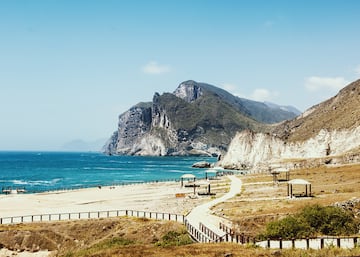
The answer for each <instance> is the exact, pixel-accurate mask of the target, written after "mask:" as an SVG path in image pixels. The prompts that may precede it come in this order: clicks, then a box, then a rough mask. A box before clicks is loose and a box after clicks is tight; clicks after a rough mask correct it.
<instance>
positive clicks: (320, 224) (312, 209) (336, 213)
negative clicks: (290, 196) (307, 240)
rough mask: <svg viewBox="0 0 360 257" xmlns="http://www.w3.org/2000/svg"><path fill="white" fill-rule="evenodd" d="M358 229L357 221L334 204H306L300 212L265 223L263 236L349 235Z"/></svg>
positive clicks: (274, 237)
mask: <svg viewBox="0 0 360 257" xmlns="http://www.w3.org/2000/svg"><path fill="white" fill-rule="evenodd" d="M358 229H359V221H358V220H357V219H355V217H354V216H353V215H352V214H351V213H350V212H347V211H345V210H343V209H341V208H338V207H335V206H325V207H322V206H320V205H317V204H316V205H311V206H306V207H305V208H304V209H303V210H302V211H301V212H300V213H297V214H294V215H289V216H287V217H285V218H283V219H280V220H277V221H273V222H270V223H268V224H267V226H266V230H265V233H264V234H263V235H262V236H261V237H263V238H271V239H278V238H283V239H291V238H303V237H311V236H317V235H330V236H339V235H351V234H356V233H357V231H358Z"/></svg>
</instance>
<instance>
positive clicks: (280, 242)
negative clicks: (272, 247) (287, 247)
mask: <svg viewBox="0 0 360 257" xmlns="http://www.w3.org/2000/svg"><path fill="white" fill-rule="evenodd" d="M282 247H283V246H282V238H281V237H280V238H279V248H280V250H281V249H282Z"/></svg>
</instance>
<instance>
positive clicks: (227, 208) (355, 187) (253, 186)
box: [214, 165, 360, 236]
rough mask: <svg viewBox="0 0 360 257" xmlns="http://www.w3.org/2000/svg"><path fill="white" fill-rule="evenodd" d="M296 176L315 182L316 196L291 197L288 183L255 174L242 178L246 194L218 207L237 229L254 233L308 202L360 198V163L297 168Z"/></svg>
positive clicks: (296, 188) (328, 203)
mask: <svg viewBox="0 0 360 257" xmlns="http://www.w3.org/2000/svg"><path fill="white" fill-rule="evenodd" d="M294 178H302V179H305V180H308V181H309V182H311V183H312V193H313V195H314V197H312V198H298V199H289V198H288V197H287V183H286V182H283V183H279V184H278V185H274V184H273V183H272V181H273V178H272V176H271V175H268V174H254V175H247V176H243V177H242V180H243V187H244V189H243V192H242V194H240V195H238V196H237V197H235V198H234V199H232V200H231V201H229V202H226V203H222V204H220V205H218V206H216V207H215V208H214V210H215V212H216V213H218V214H219V215H223V216H225V217H227V218H229V219H230V220H232V221H234V223H236V224H237V226H236V227H235V228H236V229H237V230H239V231H241V232H245V233H247V234H249V235H252V236H254V235H256V234H258V233H259V232H261V231H262V230H263V228H264V226H265V224H266V223H267V222H268V221H272V220H274V219H277V218H279V217H281V216H284V215H288V214H290V213H295V212H298V211H299V210H301V209H302V208H303V207H304V206H306V205H309V204H320V205H330V204H333V203H335V202H340V201H346V200H349V199H351V198H353V197H360V165H346V166H341V167H326V166H323V167H319V168H313V169H307V170H295V171H292V172H291V173H290V179H294ZM263 182H264V183H263ZM294 190H296V192H302V191H304V190H305V188H304V186H300V187H299V186H297V187H295V188H294Z"/></svg>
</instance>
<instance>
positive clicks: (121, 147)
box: [104, 80, 296, 156]
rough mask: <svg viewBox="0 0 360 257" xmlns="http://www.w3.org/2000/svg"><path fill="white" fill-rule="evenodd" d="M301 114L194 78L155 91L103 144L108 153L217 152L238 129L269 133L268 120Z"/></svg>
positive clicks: (122, 118)
mask: <svg viewBox="0 0 360 257" xmlns="http://www.w3.org/2000/svg"><path fill="white" fill-rule="evenodd" d="M295 116H296V114H295V113H293V112H289V111H286V110H283V109H281V108H280V107H279V108H278V107H269V106H267V105H265V104H264V103H260V102H255V101H250V100H247V99H241V98H238V97H236V96H233V95H232V94H230V93H228V92H226V91H225V90H222V89H220V88H217V87H215V86H212V85H209V84H205V83H198V82H195V81H192V80H189V81H185V82H183V83H181V84H180V85H179V86H178V87H177V89H176V90H175V91H174V92H173V93H164V94H162V95H160V94H158V93H155V95H154V97H153V101H152V102H149V103H139V104H137V105H135V106H133V107H131V108H130V109H129V110H128V111H126V112H124V113H123V114H121V115H120V116H119V123H118V129H117V131H116V132H114V134H113V135H112V137H111V138H110V139H109V140H108V142H107V143H106V144H105V146H104V152H105V153H107V154H120V155H155V156H166V155H212V156H218V155H220V154H223V153H225V152H226V151H227V147H228V145H229V143H230V141H231V139H232V138H233V137H234V136H235V133H236V132H237V131H242V130H244V129H251V130H252V131H257V132H260V131H265V129H266V125H265V124H264V122H265V123H275V122H279V121H282V120H284V119H291V118H293V117H295Z"/></svg>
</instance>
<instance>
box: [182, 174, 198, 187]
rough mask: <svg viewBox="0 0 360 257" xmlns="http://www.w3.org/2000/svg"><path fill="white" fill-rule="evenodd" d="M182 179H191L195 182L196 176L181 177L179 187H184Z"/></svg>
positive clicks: (186, 175) (185, 175)
mask: <svg viewBox="0 0 360 257" xmlns="http://www.w3.org/2000/svg"><path fill="white" fill-rule="evenodd" d="M184 179H187V180H191V179H193V180H194V182H195V179H196V176H195V175H193V174H184V175H182V176H181V187H183V186H184Z"/></svg>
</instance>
